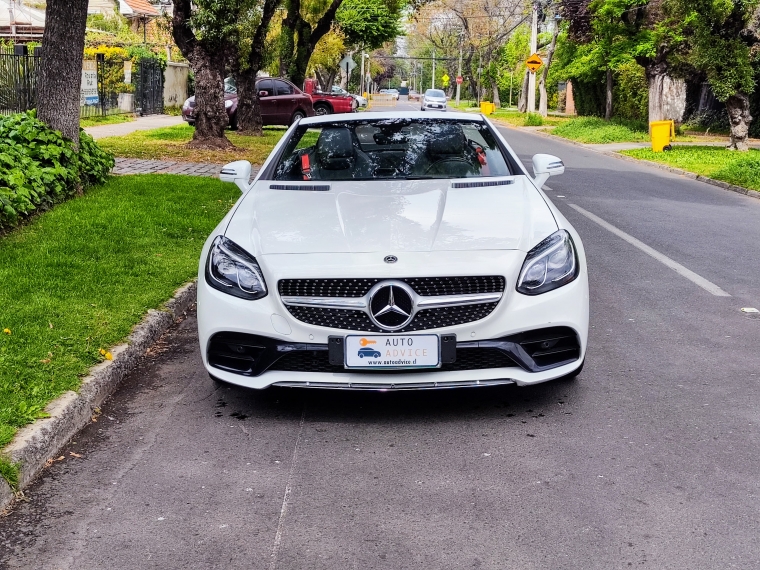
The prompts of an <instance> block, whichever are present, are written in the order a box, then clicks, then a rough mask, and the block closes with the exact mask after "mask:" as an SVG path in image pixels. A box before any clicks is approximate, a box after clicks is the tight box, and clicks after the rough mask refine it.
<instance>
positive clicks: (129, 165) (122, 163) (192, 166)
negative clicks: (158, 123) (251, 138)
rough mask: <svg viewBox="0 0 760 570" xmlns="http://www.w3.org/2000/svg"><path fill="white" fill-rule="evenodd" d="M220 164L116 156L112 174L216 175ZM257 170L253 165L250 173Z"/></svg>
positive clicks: (220, 166)
mask: <svg viewBox="0 0 760 570" xmlns="http://www.w3.org/2000/svg"><path fill="white" fill-rule="evenodd" d="M222 166H223V165H221V164H214V163H210V162H178V161H174V160H151V159H141V158H117V159H116V166H114V168H113V170H112V171H111V173H112V174H184V175H186V176H210V177H218V176H219V171H220V170H221V169H222ZM256 172H258V167H257V166H254V167H253V171H252V173H251V174H252V175H255V174H256Z"/></svg>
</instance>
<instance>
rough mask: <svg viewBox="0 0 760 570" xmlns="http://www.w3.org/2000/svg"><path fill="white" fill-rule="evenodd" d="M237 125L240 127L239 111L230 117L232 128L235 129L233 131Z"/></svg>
mask: <svg viewBox="0 0 760 570" xmlns="http://www.w3.org/2000/svg"><path fill="white" fill-rule="evenodd" d="M237 127H238V124H237V113H235V114H234V115H232V116H231V117H230V129H231V130H233V131H236V130H237Z"/></svg>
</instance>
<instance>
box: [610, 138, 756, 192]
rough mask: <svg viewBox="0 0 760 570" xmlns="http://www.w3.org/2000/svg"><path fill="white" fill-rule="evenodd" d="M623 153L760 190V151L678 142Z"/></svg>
mask: <svg viewBox="0 0 760 570" xmlns="http://www.w3.org/2000/svg"><path fill="white" fill-rule="evenodd" d="M622 154H626V155H628V156H632V157H634V158H641V159H644V160H651V161H653V162H659V163H662V164H667V165H668V166H672V167H674V168H681V169H683V170H688V171H689V172H694V173H696V174H701V175H702V176H707V177H708V178H713V179H715V180H722V181H723V182H728V183H729V184H735V185H736V186H741V187H743V188H749V189H751V190H758V191H760V151H758V150H754V149H752V150H750V151H749V152H736V151H730V150H726V149H725V148H723V147H716V146H674V147H673V150H671V151H668V152H652V151H651V150H650V149H643V148H642V149H636V150H626V151H623V152H622Z"/></svg>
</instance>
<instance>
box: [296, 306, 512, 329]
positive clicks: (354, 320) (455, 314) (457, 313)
mask: <svg viewBox="0 0 760 570" xmlns="http://www.w3.org/2000/svg"><path fill="white" fill-rule="evenodd" d="M497 304H498V303H481V304H479V305H463V306H458V307H445V308H437V309H423V310H421V311H419V312H418V313H417V314H416V315H415V316H414V319H413V320H412V322H411V323H409V324H408V325H406V326H405V327H404V328H403V329H400V330H398V331H393V332H394V333H402V332H411V331H424V330H429V329H438V328H443V327H452V326H455V325H461V324H463V323H471V322H473V321H479V320H480V319H484V318H486V317H487V316H488V315H490V314H491V313H492V312H493V310H494V309H495V308H496V305H497ZM287 309H288V311H289V312H290V314H291V315H293V317H295V318H296V319H298V320H299V321H302V322H304V323H308V324H310V325H317V326H320V327H329V328H333V329H342V330H349V331H362V332H379V333H382V332H387V331H385V330H383V329H381V328H380V327H378V326H377V325H375V323H373V322H372V321H371V320H370V318H369V315H367V313H365V312H364V311H352V310H349V309H325V308H322V307H291V306H288V307H287Z"/></svg>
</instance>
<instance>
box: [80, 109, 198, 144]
mask: <svg viewBox="0 0 760 570" xmlns="http://www.w3.org/2000/svg"><path fill="white" fill-rule="evenodd" d="M183 122H184V121H183V120H182V117H175V116H173V115H148V116H147V117H137V118H136V119H135V120H134V121H130V122H128V123H116V124H115V125H98V126H97V127H87V128H85V130H84V131H85V132H86V133H87V134H88V135H90V136H91V137H92V138H94V139H95V140H97V139H102V138H105V137H119V136H123V135H128V134H129V133H133V132H135V131H148V130H150V129H158V128H160V127H171V126H174V125H181V124H182V123H183Z"/></svg>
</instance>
